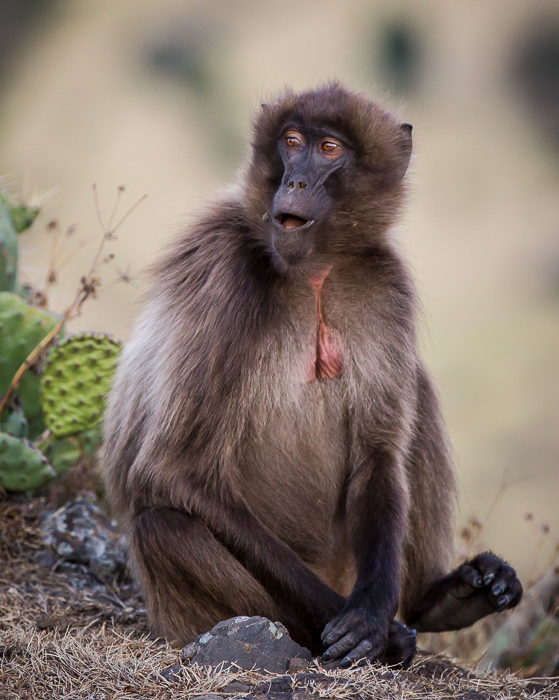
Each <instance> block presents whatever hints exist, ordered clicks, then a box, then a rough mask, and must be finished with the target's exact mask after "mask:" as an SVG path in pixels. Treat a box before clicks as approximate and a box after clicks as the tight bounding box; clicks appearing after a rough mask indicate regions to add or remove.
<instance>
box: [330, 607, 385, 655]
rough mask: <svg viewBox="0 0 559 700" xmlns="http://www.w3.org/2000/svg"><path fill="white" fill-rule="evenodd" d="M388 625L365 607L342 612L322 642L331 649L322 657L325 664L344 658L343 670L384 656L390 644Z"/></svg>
mask: <svg viewBox="0 0 559 700" xmlns="http://www.w3.org/2000/svg"><path fill="white" fill-rule="evenodd" d="M387 634H388V630H387V629H385V625H383V624H381V623H380V622H379V621H378V620H377V619H375V618H373V617H372V616H371V614H370V613H369V612H368V611H367V610H365V609H363V608H354V609H351V608H350V609H348V610H346V611H345V612H342V613H340V614H339V615H338V616H336V617H335V618H334V619H333V620H332V621H331V622H329V623H328V624H327V625H326V628H325V629H324V632H323V635H322V640H323V643H324V644H325V645H326V646H328V649H327V650H326V651H325V652H324V654H323V655H322V658H323V659H324V661H332V660H333V659H338V658H340V657H341V656H343V657H344V658H343V659H342V661H341V663H340V665H341V666H342V667H343V668H346V667H347V666H351V663H352V662H353V661H357V660H358V659H361V658H365V657H370V656H372V657H374V658H376V657H378V656H380V655H381V654H382V653H383V652H384V650H385V648H386V643H387Z"/></svg>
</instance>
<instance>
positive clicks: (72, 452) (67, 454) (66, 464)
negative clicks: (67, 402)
mask: <svg viewBox="0 0 559 700" xmlns="http://www.w3.org/2000/svg"><path fill="white" fill-rule="evenodd" d="M102 438H103V431H102V428H101V423H98V424H97V425H94V426H93V428H90V429H89V430H85V431H84V432H82V433H77V434H76V435H71V436H69V437H61V438H56V437H54V436H53V435H51V436H50V437H48V438H46V439H45V440H41V442H39V444H38V445H37V447H38V448H39V449H40V450H41V452H43V454H44V455H45V457H46V458H47V459H48V461H49V462H50V464H51V465H52V468H53V469H54V471H55V472H56V473H57V474H64V472H67V471H68V469H70V467H72V466H73V465H74V464H76V462H77V461H78V460H79V459H80V457H82V456H83V455H91V454H95V452H96V450H97V448H98V447H99V445H100V444H101V440H102Z"/></svg>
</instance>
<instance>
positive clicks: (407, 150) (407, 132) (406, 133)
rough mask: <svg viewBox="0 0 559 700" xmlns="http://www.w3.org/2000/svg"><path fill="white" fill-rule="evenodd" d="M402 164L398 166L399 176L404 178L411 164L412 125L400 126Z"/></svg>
mask: <svg viewBox="0 0 559 700" xmlns="http://www.w3.org/2000/svg"><path fill="white" fill-rule="evenodd" d="M399 128H400V163H399V165H398V175H399V176H400V178H403V177H404V175H405V174H406V170H407V169H408V165H409V164H410V158H411V151H412V138H411V132H412V129H413V126H412V125H411V124H407V123H404V124H400V127H399Z"/></svg>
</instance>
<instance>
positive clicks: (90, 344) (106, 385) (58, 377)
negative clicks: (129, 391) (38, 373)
mask: <svg viewBox="0 0 559 700" xmlns="http://www.w3.org/2000/svg"><path fill="white" fill-rule="evenodd" d="M120 350H121V345H120V343H119V342H118V341H117V340H115V339H114V338H111V337H110V336H109V335H106V334H104V333H76V334H75V335H71V336H68V337H67V338H64V339H63V340H62V341H60V343H59V344H58V345H57V346H56V347H55V348H53V350H52V351H51V353H50V355H49V358H48V360H47V363H46V365H45V368H44V370H43V376H42V381H41V395H42V403H43V414H44V418H45V423H46V424H47V426H48V428H50V430H51V431H52V432H53V434H54V435H55V436H56V437H65V436H68V435H73V434H75V433H78V432H81V431H83V430H87V429H88V428H91V427H92V426H94V425H95V424H96V423H98V422H99V421H100V420H101V417H102V415H103V411H104V408H105V397H106V395H107V393H108V391H109V389H110V386H111V382H112V377H113V373H114V370H115V367H116V363H117V360H118V356H119V354H120Z"/></svg>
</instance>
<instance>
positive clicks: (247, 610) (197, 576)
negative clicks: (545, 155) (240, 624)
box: [131, 508, 343, 652]
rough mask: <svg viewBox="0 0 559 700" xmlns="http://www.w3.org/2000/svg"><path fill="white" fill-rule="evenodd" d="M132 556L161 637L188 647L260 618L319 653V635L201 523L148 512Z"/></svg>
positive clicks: (138, 523) (139, 522)
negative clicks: (220, 628)
mask: <svg viewBox="0 0 559 700" xmlns="http://www.w3.org/2000/svg"><path fill="white" fill-rule="evenodd" d="M131 551H132V555H133V559H134V562H135V566H136V568H137V570H138V573H139V575H140V579H141V582H142V586H143V590H144V593H145V596H146V603H147V608H148V616H149V619H150V622H151V624H152V626H153V628H154V629H155V630H156V631H157V632H158V633H161V634H163V635H165V636H167V637H169V638H174V639H179V640H181V641H184V642H187V641H191V640H192V639H194V638H195V637H196V636H197V635H198V634H200V633H202V632H205V631H207V630H209V629H211V628H212V627H213V626H214V625H215V624H217V623H218V622H219V621H220V620H225V619H227V618H230V617H236V616H238V615H248V616H251V615H261V616H263V617H268V618H269V619H271V620H274V621H275V620H279V621H280V622H283V623H284V624H285V625H286V627H287V628H288V629H289V631H290V633H291V635H292V636H293V638H294V639H295V640H296V641H297V642H299V643H300V644H302V645H304V646H307V647H308V648H310V649H311V650H314V651H315V652H317V651H318V646H319V642H318V635H319V632H320V629H316V630H313V629H312V626H311V625H310V624H309V620H303V619H300V617H299V616H298V615H297V613H296V611H294V610H293V609H292V608H291V607H290V606H288V605H286V604H285V603H283V602H282V600H281V596H277V591H274V594H275V595H272V594H271V593H270V592H268V591H267V590H266V588H265V587H264V586H263V585H262V584H261V583H259V582H258V581H257V580H256V579H255V578H254V576H253V575H252V574H251V573H250V572H249V571H248V570H247V569H246V568H245V567H244V566H243V564H242V563H241V562H240V561H239V559H238V558H237V557H236V556H234V555H233V554H232V553H231V552H230V551H229V550H228V549H227V548H226V547H225V546H224V545H223V544H222V543H221V542H219V541H218V540H217V539H216V538H215V537H214V536H213V534H212V533H211V532H210V530H209V529H208V527H207V526H206V525H205V524H204V522H202V520H201V519H200V518H198V517H196V516H192V515H188V514H187V513H185V512H182V511H180V510H175V509H171V508H158V509H147V510H144V511H143V512H142V513H141V514H140V515H138V516H137V517H136V518H135V520H134V523H133V528H132V533H131ZM301 566H302V567H303V566H304V565H303V564H302V562H301ZM321 583H322V582H321ZM322 585H323V586H326V584H322ZM336 595H337V594H336ZM275 598H276V599H275ZM340 600H343V599H342V598H341V597H340Z"/></svg>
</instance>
